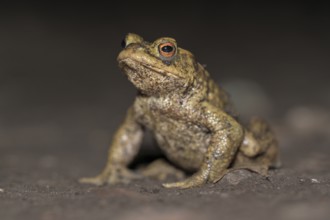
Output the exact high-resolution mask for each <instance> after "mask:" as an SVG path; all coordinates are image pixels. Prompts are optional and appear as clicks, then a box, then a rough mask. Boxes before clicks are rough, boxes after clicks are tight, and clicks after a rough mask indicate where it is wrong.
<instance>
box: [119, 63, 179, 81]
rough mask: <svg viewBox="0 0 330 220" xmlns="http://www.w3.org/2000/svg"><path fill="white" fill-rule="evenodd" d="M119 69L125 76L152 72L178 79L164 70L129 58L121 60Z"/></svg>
mask: <svg viewBox="0 0 330 220" xmlns="http://www.w3.org/2000/svg"><path fill="white" fill-rule="evenodd" d="M119 67H120V68H121V69H122V70H123V71H124V72H125V73H126V74H130V73H145V72H154V73H157V74H160V75H162V76H169V77H172V78H176V79H177V78H180V77H178V76H177V75H175V74H173V73H171V72H169V71H166V70H164V69H161V68H158V67H155V66H153V65H150V64H148V63H142V62H138V61H136V60H133V59H131V58H126V59H123V60H120V61H119Z"/></svg>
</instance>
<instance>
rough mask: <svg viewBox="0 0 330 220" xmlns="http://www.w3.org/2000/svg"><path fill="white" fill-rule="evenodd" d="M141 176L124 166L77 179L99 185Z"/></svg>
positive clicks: (126, 181)
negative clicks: (94, 175)
mask: <svg viewBox="0 0 330 220" xmlns="http://www.w3.org/2000/svg"><path fill="white" fill-rule="evenodd" d="M140 178H141V176H140V175H139V174H136V173H134V172H132V171H131V170H129V169H127V168H124V167H120V168H119V167H114V168H112V169H110V170H105V171H103V172H102V173H101V174H100V175H98V176H96V177H87V178H81V179H79V182H80V183H87V184H93V185H96V186H101V185H104V184H109V185H114V184H117V183H124V184H127V183H130V182H131V181H132V180H135V179H140Z"/></svg>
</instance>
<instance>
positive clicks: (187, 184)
mask: <svg viewBox="0 0 330 220" xmlns="http://www.w3.org/2000/svg"><path fill="white" fill-rule="evenodd" d="M206 181H207V176H205V175H202V174H201V173H196V174H194V175H192V176H191V177H189V178H187V179H185V180H183V181H179V182H174V183H164V184H162V185H163V186H164V187H165V188H179V189H188V188H193V187H198V186H202V185H204V184H205V183H206Z"/></svg>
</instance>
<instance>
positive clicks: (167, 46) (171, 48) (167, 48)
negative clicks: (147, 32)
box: [158, 42, 176, 58]
mask: <svg viewBox="0 0 330 220" xmlns="http://www.w3.org/2000/svg"><path fill="white" fill-rule="evenodd" d="M158 50H159V53H160V55H162V56H163V57H165V58H171V57H173V56H174V54H175V50H176V48H175V45H174V44H173V43H170V42H168V43H162V44H160V45H159V46H158Z"/></svg>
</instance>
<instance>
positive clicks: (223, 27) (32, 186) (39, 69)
mask: <svg viewBox="0 0 330 220" xmlns="http://www.w3.org/2000/svg"><path fill="white" fill-rule="evenodd" d="M133 6H134V5H133ZM325 6H326V5H317V4H315V5H313V7H312V6H311V5H307V4H302V5H275V6H274V5H264V6H258V7H256V6H248V5H242V6H239V5H235V4H230V3H228V4H226V5H223V7H221V9H219V10H220V12H221V13H220V12H219V13H218V11H216V10H215V7H212V5H209V6H205V7H204V6H203V7H202V6H200V5H199V6H198V7H197V6H196V7H192V6H189V7H188V8H187V7H186V6H185V5H183V4H182V5H179V6H178V7H177V9H176V10H174V11H173V16H174V17H175V18H174V17H172V18H168V17H167V19H169V20H167V19H165V18H161V17H157V16H156V15H157V13H156V12H155V11H152V12H151V13H150V14H148V13H147V12H150V11H148V10H149V9H146V8H145V7H143V8H142V7H141V10H137V9H138V8H139V7H138V6H137V5H135V6H134V7H133V8H135V9H134V10H133V9H132V10H131V11H130V13H128V11H127V10H126V11H125V13H124V11H123V8H125V7H124V5H121V4H118V5H115V6H113V5H111V6H108V5H107V6H104V7H103V6H97V7H96V6H85V7H84V8H82V9H80V8H77V7H76V6H68V7H55V6H54V7H53V6H44V7H41V8H40V7H39V8H38V7H36V8H32V7H31V8H19V7H18V6H8V7H7V8H6V7H5V8H3V9H2V10H3V11H2V13H1V16H2V19H1V20H0V25H1V29H0V31H1V34H0V48H1V50H0V79H1V81H0V219H1V220H13V219H24V220H35V219H40V220H55V219H64V220H65V219H70V220H71V219H79V220H84V219H96V220H101V219H123V220H132V219H134V220H139V219H159V220H162V219H173V220H176V219H180V220H181V219H182V220H184V219H191V220H193V219H246V220H248V219H254V220H258V219H269V220H272V219H293V220H295V219H297V220H298V219H299V220H304V219H306V220H307V219H316V220H318V219H320V220H322V219H329V216H330V209H329V207H330V172H329V170H330V160H329V155H330V148H329V145H330V111H329V110H330V90H329V86H328V84H329V83H328V82H329V80H330V77H329V70H330V64H329V58H330V57H329V48H330V45H329V40H328V39H329V37H330V31H329V28H326V27H329V25H330V18H329V14H328V13H326V9H325V8H326V7H325ZM139 9H140V8H139ZM182 9H185V10H184V12H182ZM142 11H143V12H144V13H142V15H141V12H142ZM110 12H111V13H110ZM197 12H198V13H197ZM124 14H126V16H123V15H124ZM207 15H209V17H207ZM119 17H120V18H121V19H120V20H119V19H118V18H119ZM150 27H153V28H150ZM196 30H198V31H196ZM127 32H136V33H138V34H140V35H143V36H145V38H146V39H148V40H153V39H154V38H157V37H160V36H165V35H169V36H172V37H175V38H177V40H178V42H179V43H182V46H183V47H185V48H187V49H189V50H192V51H193V52H194V54H196V56H197V57H198V59H199V60H200V62H201V63H203V64H207V65H208V70H209V71H210V73H211V74H212V76H214V78H215V79H216V80H217V81H218V82H219V84H222V85H223V86H224V87H225V88H227V90H228V91H229V92H230V94H232V98H233V99H234V102H235V103H236V105H237V106H238V110H239V111H240V112H241V114H242V118H243V119H244V118H248V117H250V116H251V115H253V114H257V115H262V116H263V117H265V118H267V119H268V120H269V121H270V122H271V124H272V125H273V127H274V129H275V131H276V133H277V134H278V138H279V141H280V147H281V149H280V150H281V160H282V164H283V165H282V168H280V169H277V170H272V171H271V172H270V176H269V178H264V177H261V176H259V175H257V174H254V173H250V172H248V171H244V170H239V171H235V172H233V173H230V174H228V175H227V176H226V177H225V178H224V179H223V180H221V181H220V182H218V183H217V184H208V185H205V186H203V187H200V188H195V189H187V190H173V189H164V188H162V187H161V185H160V183H159V182H157V181H153V180H149V179H143V180H139V181H136V182H133V183H132V184H129V185H116V186H102V187H94V186H90V185H81V184H79V183H78V182H77V180H78V179H79V178H80V177H85V176H91V175H95V174H97V173H98V172H99V171H100V170H101V169H102V167H103V166H104V164H105V161H106V153H107V148H108V145H109V143H110V142H111V136H112V134H113V133H114V131H115V129H116V127H117V126H118V125H119V123H120V121H121V120H122V118H123V117H124V115H125V111H126V109H127V108H128V106H129V105H130V103H131V102H132V100H133V99H134V94H135V90H134V88H133V87H132V85H130V84H129V82H127V80H126V79H125V77H124V76H123V75H122V74H120V72H119V70H118V68H117V64H116V61H115V58H116V55H117V53H118V52H119V51H120V42H121V39H122V37H123V36H124V34H126V33H127ZM210 42H212V44H211V43H210ZM154 149H155V145H154V143H153V142H152V141H150V140H149V139H148V138H147V139H146V140H145V141H144V146H143V149H142V150H143V154H141V155H140V156H141V157H140V160H139V161H140V162H143V158H150V157H152V156H153V155H154V154H155V151H154ZM158 153H159V152H158ZM158 153H157V154H158ZM141 158H142V159H141Z"/></svg>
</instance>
